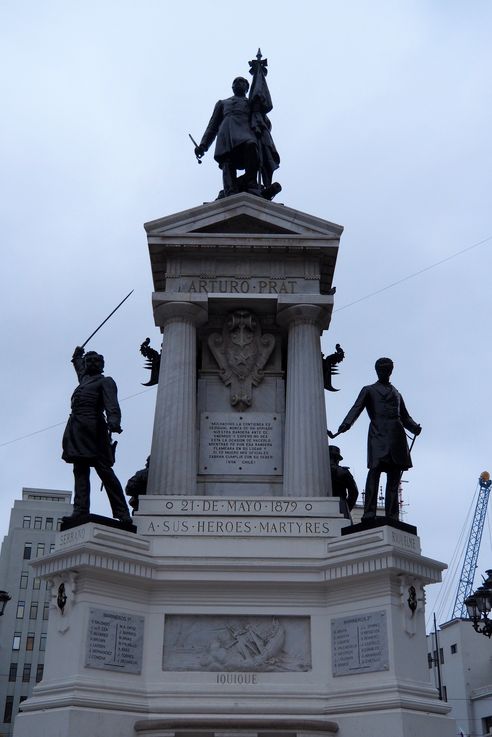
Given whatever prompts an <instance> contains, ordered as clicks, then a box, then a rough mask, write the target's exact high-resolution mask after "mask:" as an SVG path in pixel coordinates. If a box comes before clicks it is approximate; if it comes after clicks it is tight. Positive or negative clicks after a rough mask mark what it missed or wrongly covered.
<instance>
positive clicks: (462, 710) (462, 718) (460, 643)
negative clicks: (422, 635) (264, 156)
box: [427, 619, 492, 737]
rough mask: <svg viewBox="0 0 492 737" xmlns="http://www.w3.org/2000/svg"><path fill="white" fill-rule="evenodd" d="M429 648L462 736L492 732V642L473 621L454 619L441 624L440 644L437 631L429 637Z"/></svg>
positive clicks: (435, 673)
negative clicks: (480, 631)
mask: <svg viewBox="0 0 492 737" xmlns="http://www.w3.org/2000/svg"><path fill="white" fill-rule="evenodd" d="M427 651H428V662H429V668H430V669H432V671H433V678H434V683H435V686H436V688H437V689H439V686H440V689H441V696H442V699H443V701H447V702H448V704H449V706H450V707H451V710H452V711H451V716H452V717H453V718H454V719H456V734H457V735H458V737H483V735H492V641H491V640H489V639H488V638H487V637H484V636H483V635H480V634H478V633H477V632H475V630H474V629H473V626H472V623H471V622H470V620H467V619H453V620H451V621H450V622H446V623H444V624H441V626H440V629H439V631H438V633H437V646H436V638H435V635H434V633H432V634H430V635H428V636H427ZM438 666H439V667H438ZM439 681H440V683H439Z"/></svg>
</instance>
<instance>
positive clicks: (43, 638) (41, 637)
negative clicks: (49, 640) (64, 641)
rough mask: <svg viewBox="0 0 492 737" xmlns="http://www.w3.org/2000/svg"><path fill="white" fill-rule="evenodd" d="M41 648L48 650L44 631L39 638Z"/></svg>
mask: <svg viewBox="0 0 492 737" xmlns="http://www.w3.org/2000/svg"><path fill="white" fill-rule="evenodd" d="M39 649H40V650H41V651H43V650H46V632H43V633H42V634H41V636H40V638H39Z"/></svg>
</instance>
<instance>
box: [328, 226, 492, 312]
mask: <svg viewBox="0 0 492 737" xmlns="http://www.w3.org/2000/svg"><path fill="white" fill-rule="evenodd" d="M489 241H492V235H489V236H488V237H487V238H484V239H483V240H481V241H477V242H476V243H472V245H471V246H467V247H466V248H462V249H461V251H456V253H452V254H451V255H450V256H446V258H442V259H441V260H440V261H435V262H434V263H433V264H429V266H424V268H423V269H419V270H418V271H414V272H412V273H411V274H408V275H407V276H404V277H402V278H401V279H398V281H394V282H392V283H391V284H387V285H386V286H385V287H381V289H376V291H375V292H369V294H366V295H365V296H364V297H359V299H356V300H354V301H353V302H349V303H348V304H346V305H342V307H337V308H336V309H334V310H333V312H341V310H346V309H347V307H353V306H354V305H357V304H359V302H364V300H366V299H369V298H370V297H375V296H376V294H381V292H386V291H387V290H388V289H393V287H396V286H398V284H403V282H406V281H409V280H410V279H414V278H415V277H416V276H420V274H425V272H426V271H430V270H431V269H435V268H436V267H437V266H441V264H445V263H446V262H447V261H451V260H452V259H453V258H456V257H457V256H461V254H462V253H466V252H467V251H471V250H472V249H473V248H478V246H483V244H484V243H488V242H489Z"/></svg>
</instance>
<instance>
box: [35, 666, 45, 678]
mask: <svg viewBox="0 0 492 737" xmlns="http://www.w3.org/2000/svg"><path fill="white" fill-rule="evenodd" d="M43 671H44V665H43V664H42V663H40V664H39V665H38V667H37V668H36V683H39V681H42V680H43Z"/></svg>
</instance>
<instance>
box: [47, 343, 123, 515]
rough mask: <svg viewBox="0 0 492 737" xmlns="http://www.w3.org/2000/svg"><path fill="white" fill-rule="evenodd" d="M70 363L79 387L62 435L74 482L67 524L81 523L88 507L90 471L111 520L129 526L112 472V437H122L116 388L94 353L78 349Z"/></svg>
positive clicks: (74, 394) (116, 480) (73, 397)
mask: <svg viewBox="0 0 492 737" xmlns="http://www.w3.org/2000/svg"><path fill="white" fill-rule="evenodd" d="M72 363H73V365H74V368H75V371H76V372H77V377H78V380H79V385H78V386H77V387H76V389H75V391H74V393H73V394H72V403H71V414H70V417H69V418H68V422H67V425H66V428H65V432H64V434H63V443H62V445H63V455H62V458H63V460H64V461H66V462H67V463H73V474H74V480H75V498H74V510H73V514H72V516H71V517H69V518H67V519H68V520H70V521H72V522H73V521H79V520H80V521H83V519H84V518H86V517H87V515H88V514H89V507H90V470H91V468H94V470H95V471H96V473H97V475H98V476H99V478H100V479H101V481H102V483H103V485H104V488H105V489H106V493H107V495H108V499H109V503H110V504H111V509H112V512H113V517H115V518H116V519H119V520H120V521H121V522H130V523H131V517H130V514H129V511H128V506H127V504H126V501H125V497H124V494H123V489H122V487H121V484H120V482H119V481H118V478H117V477H116V474H115V473H114V471H113V468H112V466H113V465H114V445H113V444H112V443H111V433H112V432H114V433H121V432H122V430H121V424H120V423H121V411H120V407H119V404H118V395H117V389H116V384H115V382H114V380H113V379H112V378H111V377H110V376H104V375H103V371H104V358H103V356H101V355H100V354H99V353H96V352H95V351H88V352H87V353H85V354H84V349H83V348H79V347H77V348H76V349H75V351H74V354H73V357H72Z"/></svg>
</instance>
